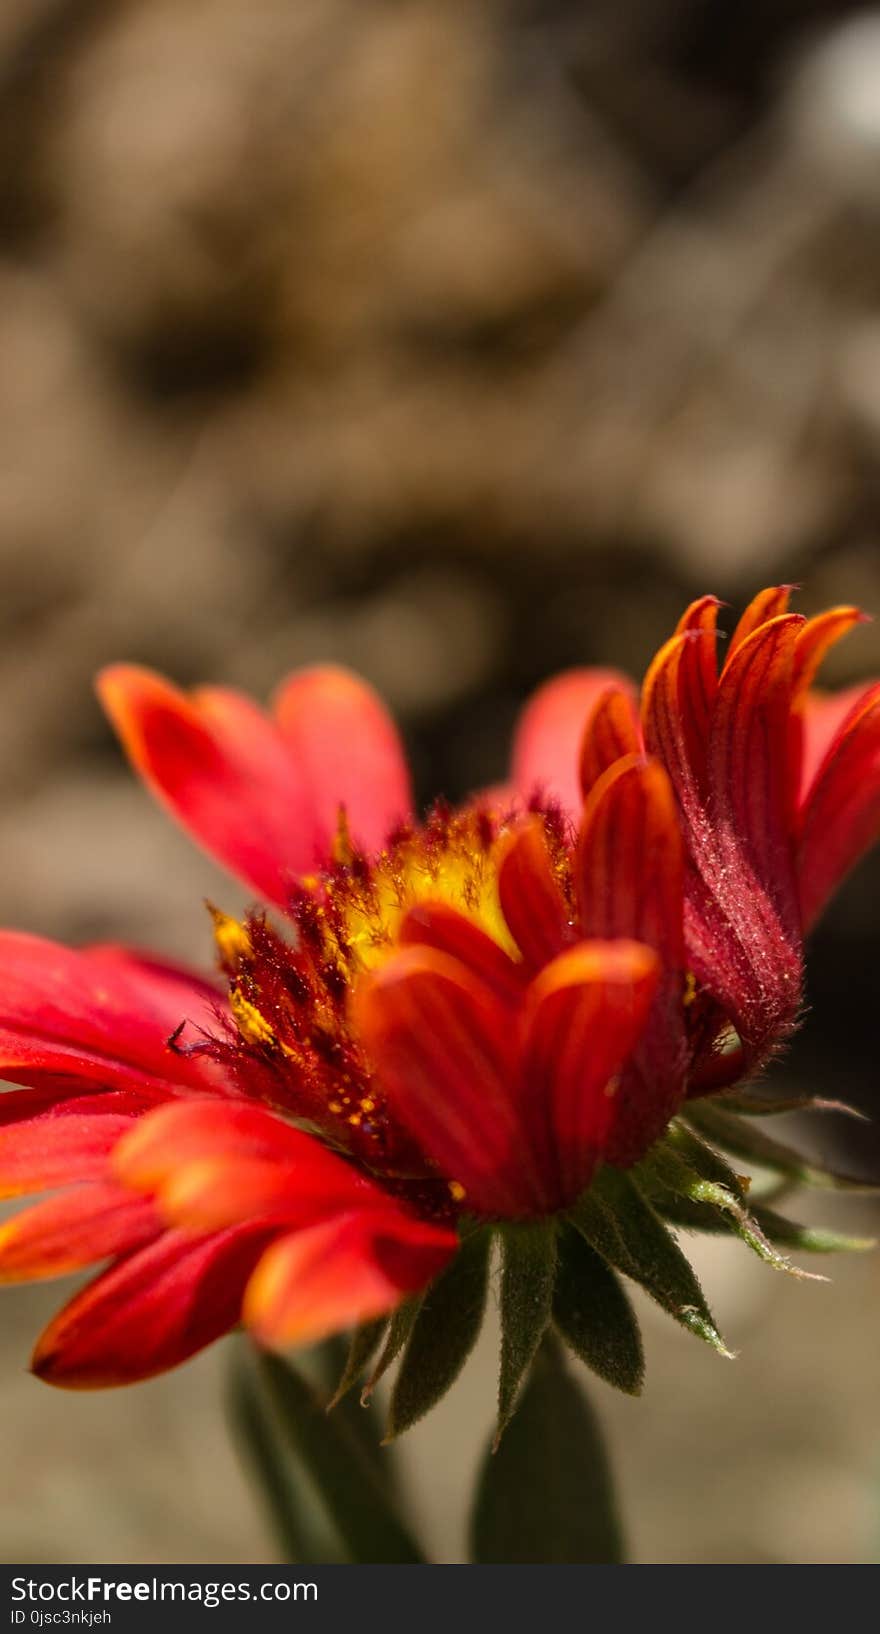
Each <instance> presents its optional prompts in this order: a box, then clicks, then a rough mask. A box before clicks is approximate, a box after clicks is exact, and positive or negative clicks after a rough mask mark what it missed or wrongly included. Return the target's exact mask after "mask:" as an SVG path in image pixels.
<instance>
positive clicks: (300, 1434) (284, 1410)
mask: <svg viewBox="0 0 880 1634" xmlns="http://www.w3.org/2000/svg"><path fill="white" fill-rule="evenodd" d="M252 1366H253V1370H254V1373H255V1375H256V1378H257V1381H258V1385H259V1389H260V1391H261V1393H262V1397H263V1399H264V1402H265V1404H266V1407H267V1409H268V1412H269V1414H270V1415H271V1418H272V1419H273V1420H274V1422H275V1424H276V1425H277V1427H278V1430H279V1431H280V1433H281V1435H282V1437H283V1443H282V1444H283V1445H284V1447H285V1450H286V1452H287V1454H288V1457H289V1460H290V1464H291V1468H292V1469H293V1470H294V1471H295V1472H296V1474H297V1476H298V1478H299V1480H300V1482H302V1481H307V1482H308V1483H309V1484H310V1486H311V1487H312V1488H313V1490H314V1491H315V1493H316V1494H317V1496H318V1499H319V1501H320V1505H321V1508H322V1510H323V1512H324V1514H325V1516H326V1522H327V1527H328V1529H329V1528H332V1530H333V1531H335V1533H336V1534H337V1535H338V1538H339V1540H340V1553H339V1554H338V1555H336V1556H335V1557H334V1558H335V1559H340V1558H341V1559H343V1560H348V1561H351V1562H355V1563H360V1564H368V1565H380V1564H389V1565H421V1564H424V1556H423V1555H422V1554H421V1552H420V1550H419V1548H418V1545H417V1544H416V1541H415V1539H414V1538H413V1537H412V1535H411V1533H410V1532H409V1531H408V1530H407V1528H406V1527H405V1526H404V1524H403V1522H402V1520H401V1519H400V1516H399V1514H398V1512H397V1507H396V1504H395V1502H394V1500H393V1498H392V1495H391V1492H390V1488H389V1483H388V1482H386V1481H385V1480H383V1478H382V1476H381V1474H380V1473H379V1471H378V1470H377V1469H376V1467H375V1464H374V1462H373V1459H372V1458H371V1457H370V1455H369V1453H368V1452H367V1450H366V1448H365V1447H364V1445H363V1442H362V1440H361V1438H360V1437H359V1436H358V1435H356V1434H355V1432H354V1430H353V1428H352V1426H351V1425H350V1424H349V1423H348V1422H347V1421H346V1419H345V1417H344V1416H342V1415H340V1414H338V1413H337V1414H329V1415H328V1413H327V1412H326V1410H325V1408H324V1405H323V1403H322V1402H321V1401H320V1399H319V1398H318V1396H317V1395H316V1394H315V1392H314V1391H313V1390H312V1389H311V1388H310V1387H309V1385H308V1384H307V1383H306V1381H305V1380H304V1379H303V1377H302V1376H301V1374H300V1373H299V1372H298V1371H297V1369H296V1368H295V1367H292V1366H291V1365H290V1363H289V1362H285V1361H282V1360H281V1358H280V1357H278V1356H274V1355H272V1354H271V1353H270V1352H268V1351H261V1352H257V1353H256V1354H255V1356H254V1358H253V1363H252ZM303 1558H304V1557H303ZM325 1558H326V1557H325ZM312 1563H314V1564H320V1561H319V1560H315V1561H313V1562H312Z"/></svg>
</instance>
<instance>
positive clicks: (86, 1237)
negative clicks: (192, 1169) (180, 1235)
mask: <svg viewBox="0 0 880 1634" xmlns="http://www.w3.org/2000/svg"><path fill="white" fill-rule="evenodd" d="M160 1230H161V1225H160V1222H159V1220H158V1218H157V1216H156V1212H155V1209H154V1208H153V1207H152V1205H151V1204H150V1203H149V1202H148V1200H147V1199H146V1198H142V1197H133V1196H132V1195H131V1193H130V1192H127V1191H125V1190H123V1188H122V1187H121V1186H114V1185H113V1184H112V1183H110V1182H108V1181H98V1182H96V1183H95V1184H94V1185H87V1186H76V1187H74V1188H73V1189H72V1190H70V1191H65V1192H62V1193H61V1194H60V1195H59V1196H55V1197H50V1198H48V1199H47V1200H46V1201H45V1202H44V1203H37V1204H35V1205H34V1207H33V1208H29V1209H25V1210H24V1212H23V1213H21V1214H17V1215H16V1216H15V1217H14V1218H13V1219H11V1220H7V1221H5V1223H4V1224H3V1225H2V1226H0V1283H3V1282H31V1281H35V1280H37V1279H38V1278H45V1277H61V1276H66V1275H68V1273H69V1272H71V1271H78V1270H80V1268H81V1267H82V1266H84V1265H91V1264H93V1263H94V1261H95V1260H102V1259H107V1258H109V1256H110V1255H117V1254H127V1253H130V1252H131V1250H132V1249H134V1248H139V1247H140V1246H141V1245H142V1244H143V1243H147V1242H151V1241H152V1239H153V1238H154V1237H156V1236H157V1235H158V1233H159V1231H160Z"/></svg>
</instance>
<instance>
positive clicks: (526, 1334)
mask: <svg viewBox="0 0 880 1634" xmlns="http://www.w3.org/2000/svg"><path fill="white" fill-rule="evenodd" d="M501 1254H502V1260H501V1372H500V1375H499V1380H498V1428H497V1431H496V1434H495V1445H496V1446H497V1445H498V1442H499V1441H500V1440H501V1437H502V1435H503V1434H504V1431H505V1429H506V1428H507V1425H508V1424H509V1423H510V1420H511V1418H512V1417H513V1414H514V1412H515V1410H516V1402H517V1397H518V1395H519V1391H520V1388H521V1385H522V1382H523V1379H524V1378H525V1376H526V1374H527V1373H528V1370H529V1367H530V1366H531V1363H532V1361H533V1360H534V1357H535V1355H536V1354H537V1350H538V1347H539V1345H540V1343H541V1340H542V1339H543V1337H544V1334H545V1332H546V1330H547V1325H548V1323H549V1321H550V1310H551V1304H552V1300H553V1284H554V1281H555V1278H556V1233H555V1228H554V1226H553V1225H552V1224H550V1223H548V1222H546V1221H541V1222H540V1223H539V1224H537V1225H512V1226H506V1227H505V1229H504V1231H503V1232H502V1233H501Z"/></svg>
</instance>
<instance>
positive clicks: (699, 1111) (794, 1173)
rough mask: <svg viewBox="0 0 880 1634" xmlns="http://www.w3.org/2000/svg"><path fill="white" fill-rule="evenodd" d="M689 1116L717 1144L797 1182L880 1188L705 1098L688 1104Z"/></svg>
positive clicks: (842, 1188)
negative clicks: (813, 1157)
mask: <svg viewBox="0 0 880 1634" xmlns="http://www.w3.org/2000/svg"><path fill="white" fill-rule="evenodd" d="M687 1117H688V1121H689V1123H691V1124H693V1126H694V1128H695V1129H696V1130H697V1131H698V1132H699V1133H700V1134H702V1135H705V1136H707V1137H708V1139H709V1140H711V1141H714V1142H715V1143H716V1145H718V1146H723V1147H724V1149H725V1151H727V1152H732V1153H733V1155H734V1156H735V1157H742V1158H745V1159H746V1161H747V1162H750V1163H757V1164H758V1165H759V1166H760V1167H761V1168H763V1169H771V1170H772V1171H773V1173H774V1174H778V1175H782V1176H784V1178H785V1179H787V1180H791V1181H794V1182H796V1183H797V1184H798V1185H804V1186H819V1187H822V1188H824V1189H826V1190H833V1191H856V1192H876V1191H877V1190H878V1184H877V1182H876V1181H872V1180H868V1179H859V1178H858V1176H856V1175H848V1174H842V1173H840V1171H838V1170H835V1169H832V1168H828V1167H826V1166H825V1164H823V1163H821V1162H818V1163H817V1162H814V1161H812V1160H811V1159H810V1158H807V1157H804V1156H803V1154H802V1153H801V1152H798V1151H796V1150H795V1149H794V1147H792V1146H788V1145H786V1144H785V1143H784V1142H783V1141H780V1140H774V1139H773V1137H772V1136H771V1135H765V1133H764V1131H763V1129H756V1128H755V1127H754V1126H753V1125H752V1124H749V1123H744V1122H743V1121H742V1119H741V1118H738V1117H735V1116H733V1115H732V1114H731V1113H729V1112H722V1111H721V1110H720V1109H719V1108H718V1107H714V1106H709V1105H706V1104H704V1103H703V1102H700V1103H699V1104H696V1103H694V1104H692V1105H691V1106H690V1107H689V1108H688V1112H687Z"/></svg>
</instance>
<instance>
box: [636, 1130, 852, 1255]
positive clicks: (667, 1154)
mask: <svg viewBox="0 0 880 1634" xmlns="http://www.w3.org/2000/svg"><path fill="white" fill-rule="evenodd" d="M635 1172H636V1174H637V1175H638V1174H640V1173H644V1174H645V1175H646V1176H647V1177H648V1179H649V1183H651V1184H653V1185H654V1186H657V1185H659V1187H660V1188H661V1195H662V1189H663V1188H665V1189H666V1190H667V1191H668V1192H670V1193H671V1194H672V1196H673V1197H678V1198H682V1199H684V1200H685V1201H686V1202H690V1203H701V1204H705V1205H706V1206H708V1207H709V1208H714V1209H717V1210H718V1211H719V1212H720V1213H721V1214H724V1215H726V1216H727V1217H728V1219H729V1220H730V1224H731V1230H732V1231H733V1232H734V1233H735V1235H736V1236H737V1237H739V1238H740V1240H741V1241H742V1242H744V1243H745V1244H746V1246H747V1247H748V1248H750V1249H751V1250H752V1253H753V1254H757V1256H758V1258H759V1259H762V1260H763V1261H764V1263H765V1265H770V1266H772V1268H773V1270H774V1271H785V1272H787V1274H788V1275H789V1276H793V1277H799V1278H802V1279H803V1278H806V1279H809V1280H810V1281H813V1282H825V1281H826V1280H827V1278H825V1277H823V1276H821V1275H820V1274H819V1272H817V1271H804V1270H803V1269H802V1267H801V1266H799V1265H792V1263H791V1260H790V1259H788V1258H787V1256H786V1255H785V1254H781V1253H780V1252H779V1250H778V1249H777V1248H776V1247H775V1246H774V1244H773V1243H772V1242H771V1241H770V1239H769V1237H767V1236H766V1235H765V1233H764V1232H763V1230H762V1229H761V1226H760V1225H759V1223H758V1219H757V1217H756V1215H754V1214H752V1213H750V1212H749V1210H748V1208H747V1207H746V1201H745V1197H746V1193H745V1185H747V1184H748V1182H747V1181H745V1182H744V1180H743V1177H741V1176H740V1175H737V1174H735V1173H734V1171H733V1170H732V1169H731V1168H730V1167H729V1166H728V1164H727V1163H725V1161H724V1159H723V1158H722V1156H721V1154H720V1153H719V1152H716V1151H715V1150H714V1149H713V1148H712V1147H710V1146H707V1145H706V1144H705V1142H704V1141H703V1140H701V1139H700V1138H699V1137H698V1136H697V1135H696V1134H694V1133H693V1131H692V1130H690V1129H688V1128H687V1127H686V1126H685V1125H683V1124H681V1123H678V1124H673V1125H672V1126H671V1128H670V1129H669V1130H668V1132H667V1134H666V1135H665V1136H664V1138H663V1140H661V1141H658V1142H657V1145H656V1146H653V1147H652V1148H651V1150H650V1152H649V1153H648V1155H647V1157H645V1158H643V1160H642V1162H641V1163H640V1164H639V1165H638V1168H637V1169H636V1171H635Z"/></svg>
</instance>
